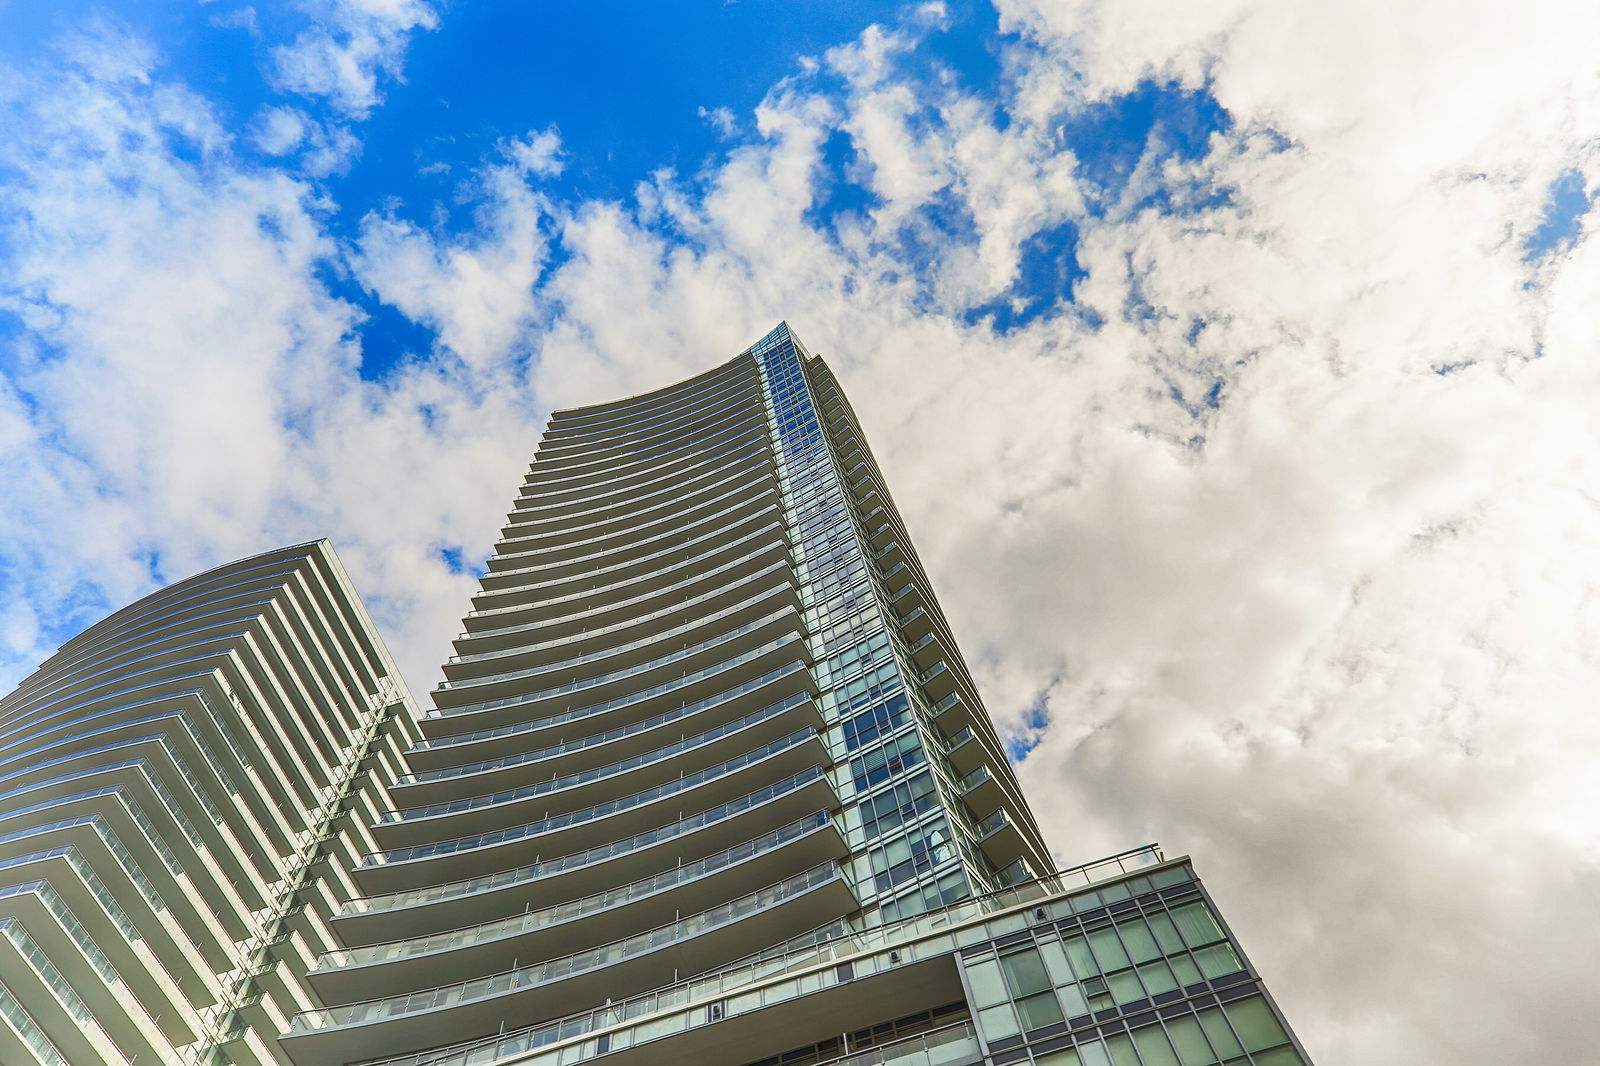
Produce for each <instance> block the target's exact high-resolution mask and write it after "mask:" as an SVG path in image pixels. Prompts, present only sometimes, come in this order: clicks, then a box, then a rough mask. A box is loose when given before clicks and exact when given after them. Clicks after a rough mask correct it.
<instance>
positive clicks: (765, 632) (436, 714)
mask: <svg viewBox="0 0 1600 1066" xmlns="http://www.w3.org/2000/svg"><path fill="white" fill-rule="evenodd" d="M799 622H800V616H799V614H798V612H796V611H795V610H794V609H793V608H791V607H787V606H786V607H784V608H783V609H782V610H779V611H774V612H772V613H771V614H769V615H767V616H765V617H763V618H759V619H757V620H755V621H753V622H746V623H745V624H744V625H741V626H736V627H734V628H733V629H729V630H727V631H725V632H723V633H719V634H718V635H717V636H715V637H711V638H709V639H707V640H702V641H700V642H699V643H697V644H691V645H689V646H688V647H685V648H680V649H678V650H676V651H672V652H668V653H667V654H665V655H661V656H657V657H656V658H654V659H651V660H650V661H648V662H644V663H639V664H637V665H635V666H629V667H624V668H622V669H620V670H613V671H611V672H610V673H605V674H597V675H595V676H594V677H586V678H581V679H579V680H577V681H570V682H568V683H567V684H565V685H555V686H552V687H549V688H544V689H539V690H537V691H534V692H524V693H518V694H517V695H514V696H504V697H500V698H498V699H492V700H482V701H479V702H477V703H466V704H460V705H458V706H454V707H439V708H436V709H435V710H434V711H433V712H431V713H429V714H428V715H426V716H425V717H424V718H423V722H424V723H425V726H424V728H425V730H426V728H427V725H431V724H432V723H435V722H438V721H440V720H441V719H446V718H460V717H463V716H465V715H472V717H473V720H474V721H476V722H481V723H483V724H484V725H485V726H492V725H493V723H494V722H496V721H498V720H502V719H509V720H512V721H520V722H521V723H524V724H525V723H526V722H527V717H526V716H527V714H529V713H533V709H534V708H535V707H536V705H538V704H541V703H547V702H549V701H551V700H557V699H566V700H568V702H567V705H566V706H567V708H568V711H564V712H562V713H570V710H571V709H572V702H571V699H570V698H571V697H574V696H578V695H579V694H580V693H581V694H582V696H581V697H580V698H582V699H584V700H586V701H589V700H592V701H593V702H586V703H585V705H584V706H583V707H580V708H577V710H578V711H580V712H581V713H580V715H579V717H589V716H591V715H592V714H594V713H598V708H600V707H602V706H605V707H608V708H609V707H621V706H624V704H623V703H621V702H619V701H623V700H626V701H630V702H637V701H638V700H640V699H642V698H644V697H645V696H646V694H647V693H655V692H664V691H666V689H665V688H664V686H668V685H672V684H673V683H674V679H671V678H668V679H666V680H660V679H659V676H660V675H661V674H663V673H664V672H668V671H671V670H672V669H674V668H677V669H678V671H679V674H678V677H677V678H676V679H675V680H676V681H679V682H681V681H682V680H683V679H685V678H687V677H688V676H689V674H690V673H692V672H698V669H704V668H703V667H701V668H698V669H694V668H692V664H694V663H695V662H696V661H697V660H699V659H701V658H702V657H710V656H712V655H715V654H718V653H721V654H724V655H726V656H727V658H729V659H731V658H733V657H734V656H733V655H729V654H728V653H730V652H734V651H735V650H736V649H737V648H738V647H739V646H740V645H742V644H752V643H755V642H757V641H766V642H771V641H774V640H781V639H784V634H788V635H790V636H792V637H793V639H799ZM652 679H654V680H652ZM615 689H628V690H631V691H625V692H623V693H622V694H621V695H618V696H615V697H612V698H609V699H607V698H603V697H604V696H605V694H606V693H608V692H609V691H611V690H615ZM686 698H687V697H686ZM574 720H576V719H575V718H574Z"/></svg>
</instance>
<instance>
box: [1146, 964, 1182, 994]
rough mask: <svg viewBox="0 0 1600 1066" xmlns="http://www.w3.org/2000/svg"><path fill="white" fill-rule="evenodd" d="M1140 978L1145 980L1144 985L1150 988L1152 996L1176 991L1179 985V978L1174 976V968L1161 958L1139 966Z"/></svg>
mask: <svg viewBox="0 0 1600 1066" xmlns="http://www.w3.org/2000/svg"><path fill="white" fill-rule="evenodd" d="M1139 980H1141V981H1143V982H1144V987H1145V988H1147V989H1149V990H1150V994H1151V995H1152V996H1159V995H1160V994H1161V993H1163V992H1172V991H1175V990H1176V989H1177V987H1178V981H1177V979H1176V978H1175V977H1173V976H1172V968H1171V967H1170V966H1168V965H1167V964H1166V963H1164V962H1162V961H1161V960H1160V959H1157V960H1156V961H1155V962H1147V963H1145V964H1144V965H1143V966H1141V967H1139Z"/></svg>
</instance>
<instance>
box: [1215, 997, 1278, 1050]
mask: <svg viewBox="0 0 1600 1066" xmlns="http://www.w3.org/2000/svg"><path fill="white" fill-rule="evenodd" d="M1223 1009H1224V1010H1226V1011H1227V1012H1228V1020H1229V1021H1231V1022H1233V1027H1234V1028H1235V1029H1236V1030H1238V1032H1239V1039H1240V1040H1242V1041H1244V1047H1245V1050H1246V1051H1260V1050H1261V1049H1262V1048H1269V1047H1276V1046H1277V1045H1279V1044H1282V1043H1285V1042H1286V1041H1287V1040H1288V1039H1289V1034H1287V1033H1285V1032H1284V1031H1283V1026H1281V1025H1279V1024H1278V1019H1277V1018H1275V1017H1273V1014H1272V1008H1271V1007H1269V1006H1267V1001H1266V1000H1264V999H1262V998H1261V997H1260V996H1251V997H1250V998H1249V999H1241V1000H1236V1001H1234V1002H1232V1003H1229V1004H1228V1005H1227V1006H1226V1007H1224V1008H1223Z"/></svg>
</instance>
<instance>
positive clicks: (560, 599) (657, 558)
mask: <svg viewBox="0 0 1600 1066" xmlns="http://www.w3.org/2000/svg"><path fill="white" fill-rule="evenodd" d="M762 518H765V519H766V521H765V522H763V523H762V524H760V525H754V523H755V522H756V521H758V520H759V519H762ZM750 525H753V526H754V528H749V530H748V532H743V531H741V532H739V533H737V534H736V535H734V536H732V537H731V538H730V537H729V535H728V531H726V530H720V529H713V530H711V531H710V532H708V533H702V534H700V535H699V536H697V537H695V538H693V539H690V540H685V541H680V542H679V543H677V544H674V545H672V546H671V547H669V548H662V549H661V550H659V551H656V552H652V553H651V554H649V555H646V556H640V557H636V558H633V559H630V560H628V561H627V562H625V563H619V564H616V565H614V566H609V567H605V568H603V569H599V570H593V571H590V572H589V573H587V574H579V575H575V576H573V577H566V578H557V579H555V580H552V581H543V582H537V583H528V584H523V585H518V586H516V587H514V588H508V589H492V590H485V591H483V592H479V593H476V594H475V595H474V596H473V600H472V602H473V604H474V606H475V607H476V609H475V610H474V611H473V612H472V614H473V615H479V614H483V613H485V612H486V610H504V609H507V608H516V607H522V606H530V607H533V606H536V607H540V608H549V607H552V606H556V605H559V604H564V603H571V602H573V601H575V600H583V601H585V602H588V603H594V605H595V606H600V605H601V604H602V603H604V602H605V601H606V600H607V598H608V597H610V596H614V595H617V594H618V593H630V592H632V593H637V591H638V590H639V589H640V588H641V587H644V588H649V587H651V586H653V585H658V584H663V585H664V584H669V583H670V580H671V579H672V578H673V577H675V576H677V575H678V574H679V573H681V572H682V571H683V570H684V569H686V568H688V567H690V566H693V565H695V564H697V563H699V562H701V561H704V560H709V559H715V558H717V557H718V556H720V555H723V554H724V553H726V552H728V551H730V550H731V549H733V548H735V547H736V546H740V545H744V544H748V543H749V542H750V541H751V540H752V539H754V538H757V537H768V538H771V537H781V536H782V535H783V526H782V523H781V522H780V521H779V520H778V508H777V506H776V505H773V506H772V507H771V508H770V510H769V511H768V513H767V514H766V515H759V514H758V515H755V516H752V517H751V518H750V519H747V520H746V523H744V524H742V525H741V530H743V529H744V528H745V527H746V526H750ZM685 552H694V553H695V554H693V555H690V556H687V557H684V553H685ZM586 580H587V581H598V580H606V581H607V582H608V583H607V584H604V585H591V586H590V587H588V588H579V589H573V590H572V591H570V592H561V591H557V590H560V589H563V588H571V587H572V585H574V584H575V583H578V582H583V581H586ZM506 601H510V602H506ZM595 601H599V602H598V603H596V602H595ZM486 602H494V603H498V604H499V606H498V607H494V608H487V609H485V608H482V607H479V606H477V605H479V604H482V603H486Z"/></svg>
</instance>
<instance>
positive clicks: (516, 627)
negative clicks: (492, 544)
mask: <svg viewBox="0 0 1600 1066" xmlns="http://www.w3.org/2000/svg"><path fill="white" fill-rule="evenodd" d="M730 547H733V546H730ZM737 547H738V548H739V549H740V551H741V552H742V554H734V553H733V552H731V551H723V552H717V553H711V554H712V555H713V556H714V557H715V556H722V557H724V558H723V559H722V561H721V562H719V563H717V564H716V565H714V566H706V567H704V568H697V569H694V570H692V571H691V572H690V574H689V576H687V577H680V578H679V579H678V580H676V581H673V582H670V583H669V584H665V585H657V586H652V587H650V588H647V589H645V590H643V591H639V590H638V586H637V585H635V584H634V583H633V582H624V583H623V584H622V585H620V586H616V588H620V589H624V590H627V591H631V592H632V593H633V595H631V596H626V597H624V598H622V599H608V600H605V601H603V602H602V603H600V604H598V605H596V606H593V607H587V608H582V609H579V610H568V611H567V613H565V614H557V615H553V616H550V617H544V618H537V619H535V620H532V621H526V622H523V621H516V620H515V619H516V617H517V616H522V615H527V614H530V613H533V612H536V611H537V610H538V609H539V608H541V607H545V606H555V607H558V608H559V607H570V606H571V605H572V604H573V603H576V602H587V601H588V600H589V597H588V596H584V595H578V596H566V597H562V602H557V603H554V604H543V603H527V604H519V605H517V606H514V607H502V608H496V609H494V610H491V611H475V612H473V613H472V614H471V615H468V616H467V618H466V619H465V622H466V624H467V625H469V626H478V627H479V628H476V629H469V630H467V631H466V632H464V633H461V634H459V635H458V636H457V638H456V639H457V641H458V642H462V641H470V642H472V643H473V644H474V645H477V644H484V643H487V644H490V645H494V646H497V647H507V646H512V647H515V646H520V645H508V643H502V642H509V641H510V640H519V641H520V640H521V639H522V637H523V635H524V634H534V633H540V634H545V637H544V639H545V640H550V641H553V640H557V639H561V638H565V637H571V638H573V639H580V638H583V637H584V636H585V635H587V634H588V633H591V632H597V631H600V630H603V629H606V628H608V627H612V626H623V625H626V624H629V623H631V622H634V621H644V620H646V619H648V618H650V617H652V616H654V615H658V614H660V613H662V612H666V611H671V610H672V609H673V608H674V607H675V606H677V605H678V604H681V603H683V602H684V601H686V600H688V599H689V598H691V597H693V596H696V595H698V594H700V593H701V592H702V591H704V590H707V589H713V588H721V587H726V586H727V585H728V584H731V583H734V582H740V581H744V580H746V579H754V578H756V577H758V576H772V575H776V576H777V577H778V578H779V579H781V580H783V581H785V582H789V583H792V581H793V578H791V577H789V565H788V560H789V545H788V543H787V542H786V541H785V540H784V539H783V533H782V530H781V528H780V527H777V526H771V527H767V528H764V529H762V530H761V531H759V533H757V534H755V535H752V536H750V537H747V538H745V539H744V541H743V542H742V543H740V544H738V545H737ZM729 556H731V557H729ZM674 569H675V570H679V572H681V568H674ZM615 615H622V616H623V617H621V618H618V619H616V620H615V621H607V619H610V618H612V616H615ZM496 623H499V624H496Z"/></svg>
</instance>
